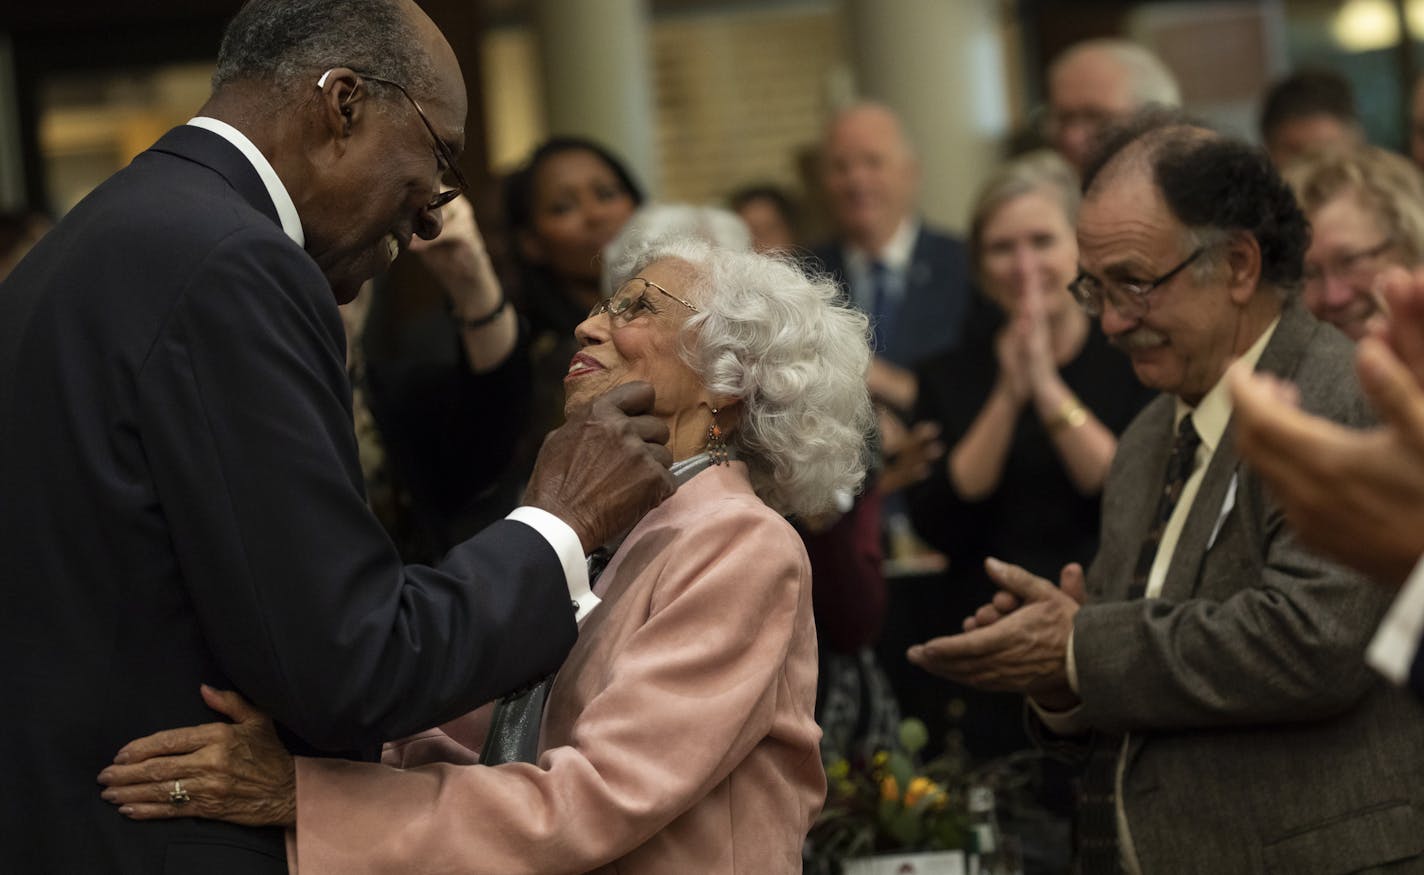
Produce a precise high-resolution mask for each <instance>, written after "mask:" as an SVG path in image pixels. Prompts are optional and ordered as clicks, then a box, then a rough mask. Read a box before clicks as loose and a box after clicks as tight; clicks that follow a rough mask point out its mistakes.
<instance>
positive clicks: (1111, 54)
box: [1044, 39, 1182, 173]
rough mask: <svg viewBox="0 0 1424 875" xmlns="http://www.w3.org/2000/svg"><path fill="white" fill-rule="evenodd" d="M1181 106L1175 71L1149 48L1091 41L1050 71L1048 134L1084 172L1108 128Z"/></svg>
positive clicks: (1067, 54) (1064, 56) (1123, 42)
mask: <svg viewBox="0 0 1424 875" xmlns="http://www.w3.org/2000/svg"><path fill="white" fill-rule="evenodd" d="M1181 102H1182V96H1181V92H1180V91H1179V90H1178V88H1177V80H1176V78H1175V77H1174V76H1173V75H1172V71H1171V70H1169V69H1167V65H1166V64H1163V63H1162V60H1161V59H1160V58H1158V57H1157V56H1156V55H1154V54H1152V53H1151V52H1150V51H1148V50H1147V49H1145V48H1143V47H1142V46H1140V45H1138V44H1137V43H1134V42H1129V41H1128V40H1124V39H1093V40H1087V41H1086V42H1081V43H1075V44H1074V45H1072V46H1069V47H1068V48H1067V49H1066V50H1064V52H1063V53H1062V54H1061V55H1059V56H1058V57H1057V58H1056V59H1055V60H1054V61H1053V63H1052V64H1051V65H1049V67H1048V113H1047V116H1046V118H1045V119H1044V135H1045V136H1046V137H1047V139H1048V142H1049V143H1050V144H1051V145H1052V146H1053V148H1054V149H1055V150H1057V151H1058V152H1059V154H1061V155H1062V156H1063V157H1064V158H1065V159H1067V161H1068V163H1069V164H1071V165H1073V169H1075V170H1077V171H1078V172H1079V173H1082V172H1083V165H1084V164H1085V163H1086V162H1087V159H1088V155H1089V154H1090V153H1091V151H1092V148H1093V145H1094V144H1095V143H1096V142H1097V139H1098V137H1099V136H1100V135H1101V134H1102V132H1103V131H1104V130H1105V129H1107V128H1108V127H1110V126H1111V125H1113V124H1114V123H1117V122H1120V121H1123V120H1125V119H1126V118H1127V117H1128V116H1130V115H1132V114H1133V113H1134V112H1136V111H1137V110H1139V109H1141V108H1142V107H1144V106H1147V105H1149V104H1158V105H1160V106H1167V107H1175V106H1180V105H1181Z"/></svg>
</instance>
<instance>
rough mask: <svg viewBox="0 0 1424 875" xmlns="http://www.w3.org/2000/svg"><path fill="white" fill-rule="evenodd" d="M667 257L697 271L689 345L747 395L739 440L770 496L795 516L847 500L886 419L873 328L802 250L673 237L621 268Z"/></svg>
mask: <svg viewBox="0 0 1424 875" xmlns="http://www.w3.org/2000/svg"><path fill="white" fill-rule="evenodd" d="M663 260H676V261H680V262H683V263H684V264H686V265H687V266H688V267H689V268H690V271H689V273H690V276H691V279H690V280H689V286H685V287H682V288H681V289H680V290H678V291H681V292H683V293H686V294H688V296H689V297H691V298H692V299H693V300H694V301H696V302H697V307H698V312H697V313H694V314H693V315H692V317H691V318H690V319H688V320H687V322H686V323H685V325H684V328H683V334H682V339H681V344H680V348H681V354H682V357H683V360H684V361H685V362H686V363H687V365H688V367H690V368H691V369H692V370H693V372H694V373H696V374H697V375H698V376H699V378H700V379H701V380H702V384H703V385H704V386H706V387H707V389H709V390H710V391H711V392H713V393H714V394H718V395H727V396H731V397H733V398H737V399H739V400H740V401H741V405H742V410H741V419H740V424H739V427H738V428H737V429H736V431H734V432H733V433H732V435H731V439H730V443H731V444H732V445H733V446H734V447H735V448H736V450H737V453H738V455H739V456H740V457H741V459H742V460H743V461H745V462H746V463H747V465H748V467H749V468H750V469H751V479H752V486H753V488H754V489H755V490H756V493H757V495H758V496H760V497H761V499H762V501H765V502H766V503H767V504H768V505H769V506H770V507H772V508H773V509H775V510H777V511H779V512H781V513H783V514H791V515H810V514H817V513H821V512H824V511H827V510H830V509H832V508H834V507H835V506H836V496H837V493H840V494H854V493H855V492H856V491H857V490H858V489H859V487H860V485H861V482H862V481H863V480H864V478H865V467H866V452H865V446H866V440H867V437H868V436H869V435H870V433H871V428H872V427H873V424H874V418H873V415H872V413H871V406H870V395H869V393H868V392H867V390H866V387H865V375H866V371H867V369H868V368H869V367H870V328H869V322H868V320H867V319H866V317H865V314H863V313H860V312H859V311H857V310H853V309H851V308H849V307H847V306H845V304H843V303H842V302H841V301H840V293H839V289H838V287H837V286H836V284H835V282H834V281H833V280H831V279H830V278H828V277H821V276H809V275H808V274H807V273H806V272H805V271H803V270H802V269H801V267H800V266H799V265H798V264H797V263H796V262H795V261H793V260H792V259H790V258H788V257H783V256H777V255H764V254H758V253H755V252H739V251H736V250H732V249H725V248H720V247H717V246H714V245H712V244H710V243H708V242H706V241H705V240H702V239H698V238H696V237H682V238H675V239H668V238H663V239H661V240H655V241H651V242H650V243H649V244H648V245H646V246H643V247H640V248H638V249H637V250H635V251H630V252H628V253H627V254H626V255H625V257H624V259H623V261H622V262H620V263H619V264H617V265H615V266H614V269H613V276H614V279H615V281H619V282H621V281H627V279H628V278H630V277H633V276H636V275H637V274H638V273H639V272H640V271H642V270H643V269H644V268H645V267H647V266H648V265H650V264H652V263H654V262H657V261H663Z"/></svg>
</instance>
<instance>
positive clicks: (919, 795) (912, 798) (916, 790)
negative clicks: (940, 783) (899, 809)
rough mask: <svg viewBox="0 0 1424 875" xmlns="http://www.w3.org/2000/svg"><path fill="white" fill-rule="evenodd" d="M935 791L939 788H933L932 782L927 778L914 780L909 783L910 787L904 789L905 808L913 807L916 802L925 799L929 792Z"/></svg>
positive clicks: (922, 777)
mask: <svg viewBox="0 0 1424 875" xmlns="http://www.w3.org/2000/svg"><path fill="white" fill-rule="evenodd" d="M937 789H939V788H938V787H936V786H935V783H934V781H931V780H930V779H929V778H926V777H924V776H920V777H918V778H915V779H914V780H912V781H911V782H910V786H909V787H907V788H906V789H905V806H906V807H907V808H908V807H909V806H912V805H914V804H915V803H916V802H919V801H920V800H921V799H923V798H925V796H926V795H928V794H929V793H930V792H931V791H934V790H937Z"/></svg>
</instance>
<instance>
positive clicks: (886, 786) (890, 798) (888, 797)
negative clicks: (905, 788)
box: [880, 775, 900, 802]
mask: <svg viewBox="0 0 1424 875" xmlns="http://www.w3.org/2000/svg"><path fill="white" fill-rule="evenodd" d="M880 798H881V799H884V800H885V801H886V802H894V801H895V800H896V799H899V798H900V785H899V784H898V783H897V782H896V781H895V776H894V775H886V776H885V778H884V779H883V780H881V782H880Z"/></svg>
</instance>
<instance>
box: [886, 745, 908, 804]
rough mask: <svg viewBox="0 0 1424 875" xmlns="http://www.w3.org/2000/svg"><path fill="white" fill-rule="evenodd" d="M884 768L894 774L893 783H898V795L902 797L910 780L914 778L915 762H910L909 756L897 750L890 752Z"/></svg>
mask: <svg viewBox="0 0 1424 875" xmlns="http://www.w3.org/2000/svg"><path fill="white" fill-rule="evenodd" d="M885 768H887V769H889V770H890V774H892V775H894V776H895V783H897V784H899V785H900V795H901V797H903V796H904V795H905V790H906V789H907V788H908V787H909V786H910V782H911V781H913V780H914V779H915V764H914V763H912V762H910V758H909V757H907V756H905V755H904V754H902V753H899V752H898V751H897V752H895V753H892V754H890V760H889V761H888V762H887V763H886V764H885Z"/></svg>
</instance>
